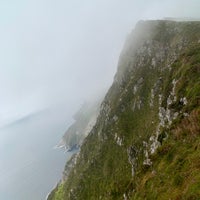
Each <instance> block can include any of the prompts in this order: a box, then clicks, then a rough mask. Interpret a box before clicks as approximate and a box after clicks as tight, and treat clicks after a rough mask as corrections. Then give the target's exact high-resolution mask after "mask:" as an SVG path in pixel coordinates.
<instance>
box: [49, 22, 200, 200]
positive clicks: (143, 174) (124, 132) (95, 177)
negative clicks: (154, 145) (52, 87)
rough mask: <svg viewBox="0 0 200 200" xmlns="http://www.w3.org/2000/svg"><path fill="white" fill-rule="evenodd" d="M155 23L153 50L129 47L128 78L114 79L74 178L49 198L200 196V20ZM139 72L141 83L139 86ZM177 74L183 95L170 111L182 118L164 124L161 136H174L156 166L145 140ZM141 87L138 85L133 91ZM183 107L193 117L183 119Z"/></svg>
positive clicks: (178, 90) (156, 157)
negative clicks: (132, 158)
mask: <svg viewBox="0 0 200 200" xmlns="http://www.w3.org/2000/svg"><path fill="white" fill-rule="evenodd" d="M147 23H148V22H147ZM149 23H150V24H151V23H153V26H154V28H153V32H152V33H153V34H152V35H151V34H150V35H151V37H149V36H148V40H149V38H150V40H152V41H153V43H152V44H150V45H149V44H148V45H147V51H148V47H150V49H151V55H147V53H138V54H137V55H135V54H136V52H135V50H131V45H130V47H129V48H128V49H127V52H128V54H130V55H133V57H130V56H127V54H125V56H124V57H125V60H126V62H124V61H123V62H122V63H121V64H120V65H121V66H120V67H121V68H122V69H124V68H125V69H127V70H124V71H123V73H122V74H123V81H121V82H120V84H119V83H118V82H114V83H113V85H112V87H111V88H110V90H109V92H108V94H107V96H106V98H105V100H104V102H103V105H102V110H101V112H100V116H99V118H98V120H97V123H96V125H95V127H94V128H93V130H92V131H91V133H90V134H89V136H88V137H87V138H86V139H85V142H84V144H83V145H82V147H81V153H80V155H79V159H78V160H77V164H76V166H75V167H74V169H73V170H72V171H71V173H70V174H69V176H68V180H67V181H66V182H65V183H63V184H62V185H60V186H58V188H56V189H55V190H54V191H53V192H52V193H51V196H50V197H49V200H52V199H54V200H61V199H81V200H82V199H84V200H87V199H94V200H96V199H106V200H109V199H113V200H114V199H123V195H124V194H125V195H126V196H127V198H130V199H169V198H171V199H177V200H178V199H198V198H199V197H200V194H199V191H200V172H199V170H200V165H199V163H200V135H199V134H200V127H199V124H200V109H199V104H200V100H199V98H200V78H199V77H200V45H199V44H198V42H197V41H198V38H200V37H199V36H200V23H198V22H193V23H175V22H172V23H171V22H170V23H169V24H167V25H166V23H165V22H158V23H155V24H156V25H154V22H149ZM176 28H178V29H179V30H181V31H180V33H179V34H177V32H176V31H174V32H173V31H171V30H176ZM134 37H136V36H134ZM146 37H147V36H144V39H147V38H146ZM184 41H185V43H184ZM180 43H183V44H182V50H179V49H180V48H179V44H180ZM133 45H134V44H133ZM166 46H169V48H168V49H166V52H167V53H166V55H165V59H164V60H162V59H161V58H158V60H157V64H156V67H149V66H150V65H151V61H152V58H153V57H156V55H157V54H158V53H159V52H160V51H162V49H163V48H165V47H166ZM173 54H176V55H177V58H176V59H175V60H174V61H173V64H172V65H171V70H169V69H168V68H166V67H163V66H165V65H167V64H168V63H169V60H170V59H172V60H173ZM134 55H135V56H134ZM122 59H124V58H122ZM141 60H142V62H141ZM123 65H124V66H123ZM127 65H128V66H131V67H129V68H128V67H127ZM138 66H139V67H138ZM119 70H120V69H119ZM118 72H119V71H118ZM141 77H142V78H143V81H142V83H141V84H139V85H138V80H139V79H141ZM160 77H161V78H162V81H161V83H160V85H158V88H157V91H156V92H155V97H154V105H153V107H150V106H149V101H150V99H151V89H152V88H154V85H155V83H157V82H158V80H159V78H160ZM174 79H175V80H178V82H177V84H176V88H175V95H176V97H177V101H175V102H173V103H172V104H171V105H170V109H171V110H173V111H174V112H175V111H178V112H179V115H178V118H177V119H176V120H174V121H173V123H172V125H171V126H170V127H162V129H161V133H160V134H162V133H167V135H168V138H167V139H166V140H165V141H163V143H162V146H160V147H159V148H158V149H157V151H156V153H154V154H153V155H151V156H150V158H151V160H152V162H153V164H152V165H151V166H146V165H143V161H144V159H145V155H144V153H143V152H144V147H143V141H145V142H147V143H148V141H149V138H150V136H151V135H152V134H153V133H154V132H155V131H156V128H157V126H158V123H159V117H158V112H159V100H158V99H159V94H162V95H163V98H162V102H161V104H162V106H163V107H166V106H167V98H168V96H169V94H170V91H171V90H172V87H173V86H172V82H173V80H174ZM135 85H138V89H137V91H136V92H135V93H134V92H133V88H134V86H135ZM182 97H186V99H187V101H188V103H187V104H186V105H183V104H181V103H180V98H182ZM139 100H141V102H142V103H141V105H140V108H138V107H137V106H134V105H135V103H136V104H137V102H138V101H139ZM133 107H135V109H133ZM180 111H181V112H182V113H180ZM184 113H187V114H189V116H187V117H184ZM114 116H117V120H114ZM116 135H117V137H119V138H120V139H121V141H122V144H121V146H120V145H119V144H117V141H116ZM133 146H134V148H136V150H137V156H136V157H137V161H136V166H135V168H136V174H135V176H134V177H132V175H131V168H132V167H131V164H130V163H129V162H128V157H129V156H128V154H127V150H128V149H129V148H130V147H133Z"/></svg>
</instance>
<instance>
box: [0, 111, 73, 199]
mask: <svg viewBox="0 0 200 200" xmlns="http://www.w3.org/2000/svg"><path fill="white" fill-rule="evenodd" d="M52 114H53V113H51V112H48V111H44V112H41V113H36V114H34V115H32V116H28V117H26V118H24V119H22V120H20V121H18V122H16V123H13V124H12V125H10V126H7V127H5V128H3V129H1V130H0V134H1V138H0V199H2V200H27V199H28V200H36V199H38V200H40V199H41V200H42V199H45V197H46V195H47V194H48V192H50V191H51V189H52V188H53V187H54V186H55V184H56V183H57V182H58V181H59V180H60V179H61V177H62V172H63V169H64V165H65V163H66V161H67V160H68V159H69V158H70V156H71V153H64V150H62V149H55V148H54V146H55V145H56V144H57V143H58V142H59V140H60V138H61V137H62V134H63V133H64V131H65V129H66V126H68V124H69V123H70V120H68V122H67V120H66V121H60V120H59V121H57V120H56V119H55V116H54V115H52ZM52 120H53V121H54V123H52Z"/></svg>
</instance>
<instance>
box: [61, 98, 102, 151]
mask: <svg viewBox="0 0 200 200" xmlns="http://www.w3.org/2000/svg"><path fill="white" fill-rule="evenodd" d="M101 101H102V99H101V98H98V99H96V100H95V101H93V102H87V103H84V104H83V105H82V106H81V108H80V110H79V111H78V112H77V113H76V114H75V115H74V120H75V122H74V123H73V124H72V125H71V126H70V127H69V128H68V129H67V131H66V132H65V134H64V135H63V137H62V139H61V141H60V142H59V144H58V145H57V146H58V147H65V148H66V149H67V150H68V151H71V150H73V149H74V148H77V147H79V146H81V144H82V142H83V140H84V138H85V137H86V136H87V135H88V134H89V132H90V131H91V129H92V128H93V126H94V125H95V123H96V119H97V116H98V113H99V108H100V104H101Z"/></svg>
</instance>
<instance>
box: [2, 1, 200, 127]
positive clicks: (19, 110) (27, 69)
mask: <svg viewBox="0 0 200 200" xmlns="http://www.w3.org/2000/svg"><path fill="white" fill-rule="evenodd" d="M199 6H200V2H199V1H197V0H192V1H186V0H182V1H181V0H177V1H172V0H170V1H162V2H160V1H158V0H152V1H148V2H147V1H144V0H143V1H131V0H125V1H119V0H117V1H116V0H115V1H114V0H110V1H109V2H108V1H105V0H103V1H102V0H101V1H100V0H96V1H91V0H86V1H78V0H77V1H64V0H59V1H53V0H51V1H47V0H42V1H39V0H35V1H25V0H20V1H14V0H10V1H1V2H0V11H1V12H0V24H1V26H0V29H1V30H0V34H1V37H0V42H1V46H0V70H1V73H0V91H1V98H0V126H3V125H4V124H6V123H9V122H12V121H15V120H17V119H20V118H21V117H23V116H26V115H29V114H31V113H32V112H37V111H39V110H41V109H46V108H47V109H55V110H56V109H58V110H59V111H58V110H57V111H56V112H60V118H63V117H65V116H66V115H65V114H64V113H66V112H68V114H70V115H72V114H73V113H74V112H75V111H76V110H77V109H78V107H79V106H80V105H81V104H82V103H83V102H84V101H85V100H88V99H91V98H95V96H96V95H97V94H98V93H100V91H103V92H105V91H106V90H107V89H108V87H109V86H110V85H111V83H112V80H113V77H114V74H115V72H116V70H117V62H118V57H119V54H120V52H121V50H122V47H123V44H124V42H125V39H126V36H127V35H128V34H129V32H130V31H131V30H132V29H133V28H134V26H135V24H136V22H137V21H138V20H141V19H162V18H163V17H178V18H180V17H192V18H199V17H200V14H199V10H198V8H199ZM180 8H181V9H180Z"/></svg>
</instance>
